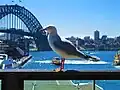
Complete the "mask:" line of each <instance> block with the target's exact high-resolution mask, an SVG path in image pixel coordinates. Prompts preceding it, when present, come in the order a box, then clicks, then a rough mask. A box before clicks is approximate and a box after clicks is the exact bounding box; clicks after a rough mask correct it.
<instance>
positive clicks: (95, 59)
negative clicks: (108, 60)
mask: <svg viewBox="0 0 120 90" xmlns="http://www.w3.org/2000/svg"><path fill="white" fill-rule="evenodd" d="M85 59H87V60H92V61H99V59H98V58H97V57H93V56H89V55H86V56H85Z"/></svg>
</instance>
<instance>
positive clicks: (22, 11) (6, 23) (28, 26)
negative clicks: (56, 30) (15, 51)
mask: <svg viewBox="0 0 120 90" xmlns="http://www.w3.org/2000/svg"><path fill="white" fill-rule="evenodd" d="M40 29H42V25H41V24H40V22H39V21H38V20H37V18H36V17H35V16H34V15H33V14H32V13H31V12H30V11H29V10H27V9H26V8H25V7H22V6H19V5H17V4H15V5H0V33H5V35H6V36H5V37H6V40H9V41H18V40H19V38H24V36H31V37H33V40H34V42H35V44H36V47H37V48H38V50H39V51H49V50H51V48H50V46H49V44H48V41H47V36H46V35H43V34H42V32H40Z"/></svg>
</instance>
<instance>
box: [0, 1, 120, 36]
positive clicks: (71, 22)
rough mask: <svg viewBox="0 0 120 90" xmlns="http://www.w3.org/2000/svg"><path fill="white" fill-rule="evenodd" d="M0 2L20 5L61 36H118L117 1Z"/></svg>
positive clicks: (118, 12)
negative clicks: (56, 30) (52, 26)
mask: <svg viewBox="0 0 120 90" xmlns="http://www.w3.org/2000/svg"><path fill="white" fill-rule="evenodd" d="M14 1H15V2H14V3H12V0H0V5H3V4H19V5H21V6H24V7H25V8H26V9H28V10H29V11H30V12H32V13H33V14H34V15H35V17H36V18H37V19H38V20H39V22H40V24H41V25H42V26H43V27H44V26H46V25H48V24H53V25H55V26H56V28H57V29H58V33H59V35H60V36H62V37H70V36H75V37H80V38H83V37H84V36H91V37H92V38H93V36H94V31H95V30H99V31H100V36H102V35H108V36H109V37H116V36H120V0H21V1H22V2H21V3H19V2H18V1H19V0H14Z"/></svg>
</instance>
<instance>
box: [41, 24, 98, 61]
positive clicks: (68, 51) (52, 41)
mask: <svg viewBox="0 0 120 90" xmlns="http://www.w3.org/2000/svg"><path fill="white" fill-rule="evenodd" d="M40 31H42V32H43V31H46V32H47V39H48V43H49V45H50V47H51V48H52V50H53V51H54V52H56V53H57V54H58V55H60V56H61V57H62V59H64V60H65V59H67V58H78V59H79V58H82V59H85V60H97V57H92V56H90V55H87V54H85V53H83V52H81V51H79V50H78V49H76V47H75V46H74V45H73V44H72V43H71V42H70V41H69V42H68V41H63V40H62V39H61V38H60V36H59V35H58V33H57V29H56V27H55V26H53V25H49V26H47V27H45V28H43V29H41V30H40Z"/></svg>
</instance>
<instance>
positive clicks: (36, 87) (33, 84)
mask: <svg viewBox="0 0 120 90" xmlns="http://www.w3.org/2000/svg"><path fill="white" fill-rule="evenodd" d="M24 90H93V83H92V80H34V81H33V80H25V81H24ZM95 90H102V89H100V88H98V87H97V85H95Z"/></svg>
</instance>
